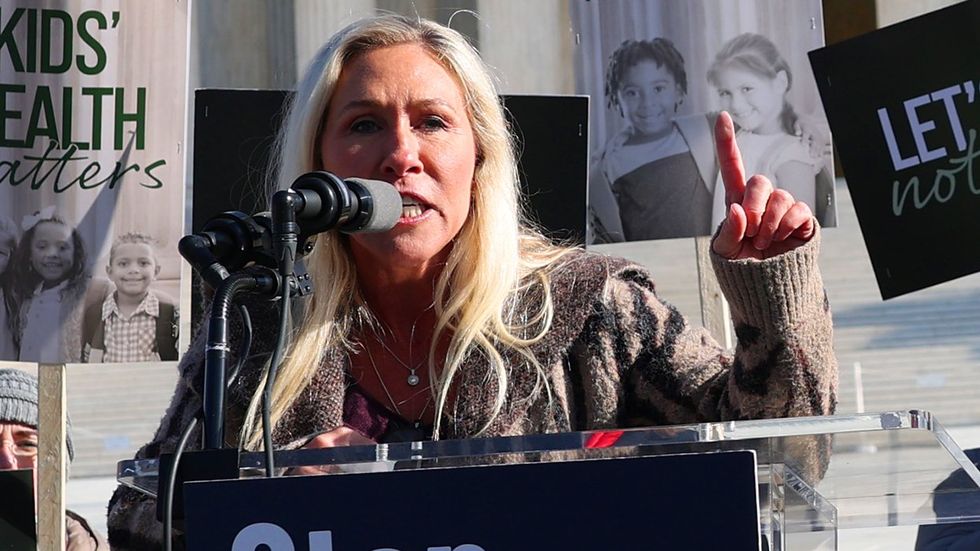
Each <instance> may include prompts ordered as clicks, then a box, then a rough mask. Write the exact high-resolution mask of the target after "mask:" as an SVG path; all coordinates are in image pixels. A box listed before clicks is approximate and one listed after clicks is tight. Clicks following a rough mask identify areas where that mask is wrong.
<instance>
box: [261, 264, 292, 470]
mask: <svg viewBox="0 0 980 551" xmlns="http://www.w3.org/2000/svg"><path fill="white" fill-rule="evenodd" d="M289 294H290V288H289V278H288V277H284V278H283V282H282V289H281V292H280V302H281V303H282V311H281V315H280V317H279V338H278V339H277V340H276V348H275V351H274V352H273V353H272V361H271V362H269V373H268V375H267V376H266V379H265V389H264V391H263V394H262V444H263V447H264V448H265V476H266V477H267V478H271V477H273V476H275V470H276V462H275V457H273V451H274V450H273V447H272V429H273V427H272V421H271V419H270V406H271V404H272V385H273V383H274V382H275V380H276V373H277V372H278V370H279V364H280V363H281V362H282V357H283V355H284V352H285V349H286V340H287V338H288V334H289V331H288V324H289V307H290V302H289Z"/></svg>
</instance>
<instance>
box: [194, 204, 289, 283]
mask: <svg viewBox="0 0 980 551" xmlns="http://www.w3.org/2000/svg"><path fill="white" fill-rule="evenodd" d="M177 250H178V251H179V252H180V256H182V257H184V259H186V260H187V262H189V263H190V265H191V266H192V267H193V268H194V269H195V270H197V272H198V273H199V274H200V275H201V277H202V278H204V280H205V281H206V282H207V283H208V284H209V285H211V287H214V288H218V286H219V285H220V284H221V282H222V281H224V280H225V279H227V278H228V275H229V272H236V271H239V270H241V269H242V268H244V267H245V266H246V265H248V264H251V263H255V264H258V265H260V266H266V267H269V268H275V267H276V259H275V257H273V255H272V219H271V218H270V217H269V213H266V212H260V213H258V214H255V215H253V216H249V215H247V214H245V213H243V212H239V211H228V212H223V213H221V214H219V215H217V216H215V217H214V218H212V219H210V220H208V221H207V223H206V224H204V227H203V228H202V229H201V231H200V232H198V233H195V234H191V235H186V236H184V237H182V238H181V239H180V241H179V242H178V243H177Z"/></svg>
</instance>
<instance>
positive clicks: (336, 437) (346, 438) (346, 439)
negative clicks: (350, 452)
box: [289, 425, 377, 475]
mask: <svg viewBox="0 0 980 551" xmlns="http://www.w3.org/2000/svg"><path fill="white" fill-rule="evenodd" d="M366 444H371V445H373V444H377V442H375V441H374V440H371V439H370V438H368V437H367V436H364V435H363V434H361V433H359V432H357V431H356V430H354V429H352V428H350V427H348V426H346V425H342V426H339V427H337V428H335V429H333V430H328V431H327V432H324V433H322V434H319V435H317V436H316V437H314V438H313V439H312V440H310V441H309V442H307V443H306V445H305V446H303V448H302V449H304V450H312V449H318V448H337V447H341V446H362V445H366ZM335 469H336V467H335V466H333V465H310V466H304V467H293V468H292V469H289V474H290V475H307V474H323V473H330V472H336V470H335Z"/></svg>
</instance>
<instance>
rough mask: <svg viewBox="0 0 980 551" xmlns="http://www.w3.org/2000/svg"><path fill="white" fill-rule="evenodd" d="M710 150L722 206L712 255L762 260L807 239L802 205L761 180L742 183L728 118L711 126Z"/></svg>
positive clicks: (808, 215)
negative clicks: (712, 148) (722, 195)
mask: <svg viewBox="0 0 980 551" xmlns="http://www.w3.org/2000/svg"><path fill="white" fill-rule="evenodd" d="M715 146H716V147H717V148H718V164H719V168H720V169H721V177H722V180H723V181H724V183H725V204H726V205H727V206H728V212H727V214H726V216H725V220H724V222H722V226H721V230H720V231H719V232H718V235H717V236H716V237H715V239H714V241H713V242H712V244H711V248H712V250H714V252H715V253H717V254H719V255H721V256H724V257H725V258H729V259H732V260H737V259H743V258H756V259H764V258H769V257H772V256H776V255H779V254H782V253H785V252H787V251H790V250H793V249H795V248H796V247H799V246H800V245H802V244H804V243H806V242H807V241H809V240H810V238H811V237H813V235H814V233H816V230H817V223H816V220H815V219H814V218H813V213H812V212H811V211H810V207H808V206H807V205H806V203H804V202H802V201H797V200H796V199H795V198H793V195H792V194H790V193H789V192H787V191H785V190H782V189H774V188H773V185H772V182H770V181H769V179H768V178H766V177H765V176H758V175H756V176H752V177H751V178H749V179H748V181H746V179H745V169H744V168H743V166H742V154H741V153H739V151H738V144H736V143H735V128H734V126H733V124H732V118H731V116H729V114H728V113H726V112H724V111H723V112H722V113H721V114H720V115H718V120H717V121H716V122H715Z"/></svg>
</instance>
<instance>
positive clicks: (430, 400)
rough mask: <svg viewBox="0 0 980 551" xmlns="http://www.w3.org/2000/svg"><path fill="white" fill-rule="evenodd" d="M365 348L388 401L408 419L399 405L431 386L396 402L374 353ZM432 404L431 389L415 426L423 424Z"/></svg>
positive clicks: (403, 417) (400, 415)
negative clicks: (423, 418) (423, 419)
mask: <svg viewBox="0 0 980 551" xmlns="http://www.w3.org/2000/svg"><path fill="white" fill-rule="evenodd" d="M382 344H383V343H382ZM364 349H365V350H367V354H368V360H369V361H370V362H371V368H372V369H374V374H375V375H377V377H378V382H379V383H381V390H383V391H384V392H385V396H386V397H387V398H388V402H389V403H390V404H391V407H392V408H394V410H395V413H397V414H398V416H399V417H401V418H402V419H406V420H407V418H406V417H405V416H404V415H402V412H401V410H400V409H399V408H398V406H403V405H405V404H407V403H408V402H410V401H412V400H413V399H415V397H417V396H418V395H419V394H422V393H423V392H425V391H428V390H430V389H429V388H424V389H422V390H420V391H418V392H416V393H415V394H412V395H411V396H409V397H408V398H405V399H404V400H402V401H401V402H397V403H396V402H395V399H394V398H393V397H392V396H391V392H390V391H389V390H388V385H386V384H385V380H384V378H383V377H382V376H381V370H380V369H378V364H376V363H375V362H374V355H373V354H371V348H369V347H367V346H365V347H364ZM413 374H414V373H413ZM409 384H411V383H409ZM415 384H418V383H417V382H416V383H415ZM412 386H415V385H412ZM430 405H432V393H431V391H430V392H429V399H428V400H426V401H425V406H423V407H422V411H420V412H419V415H418V418H417V419H415V423H414V424H415V427H416V428H417V427H418V426H419V425H420V424H421V422H422V417H425V412H426V411H428V409H429V406H430Z"/></svg>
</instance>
